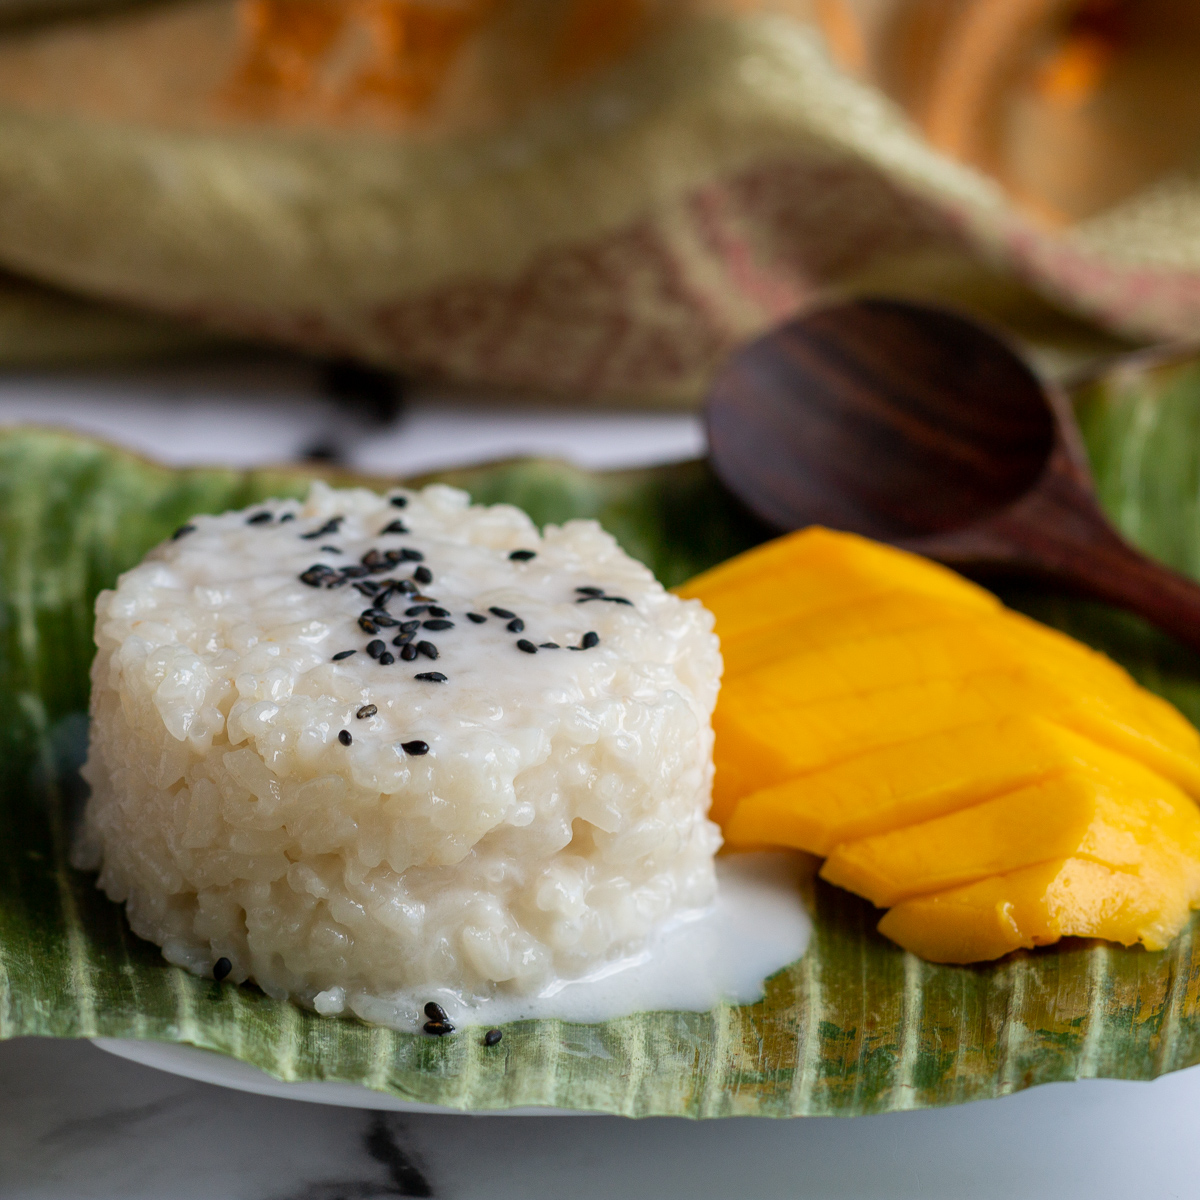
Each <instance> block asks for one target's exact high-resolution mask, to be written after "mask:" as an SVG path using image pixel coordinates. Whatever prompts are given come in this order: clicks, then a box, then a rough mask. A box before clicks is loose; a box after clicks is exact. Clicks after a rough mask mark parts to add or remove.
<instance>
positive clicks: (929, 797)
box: [725, 716, 1156, 855]
mask: <svg viewBox="0 0 1200 1200" xmlns="http://www.w3.org/2000/svg"><path fill="white" fill-rule="evenodd" d="M1114 757H1116V756H1115V755H1113V753H1112V752H1111V751H1108V750H1105V749H1104V748H1102V747H1101V746H1099V745H1097V743H1095V742H1093V741H1091V740H1090V739H1088V738H1084V737H1081V736H1080V735H1079V734H1076V733H1072V732H1071V731H1070V730H1068V729H1064V728H1062V727H1061V726H1059V725H1056V724H1054V723H1053V722H1051V721H1046V720H1043V719H1041V718H1039V717H1025V716H1018V717H1002V718H999V719H996V720H989V721H980V722H977V723H976V724H973V725H965V726H961V727H958V728H954V729H947V730H938V731H936V732H934V733H932V734H928V735H926V736H925V737H920V738H914V739H912V740H911V741H906V742H900V743H897V744H892V745H887V746H882V747H879V748H876V749H871V750H868V751H866V752H865V753H863V754H859V755H856V756H854V757H853V758H849V759H846V760H845V761H843V762H840V763H837V764H835V765H833V766H831V767H826V768H825V769H823V770H817V771H813V772H810V773H809V774H806V775H801V776H797V777H795V778H792V779H788V780H786V781H785V782H784V783H780V784H776V785H775V786H774V787H769V788H762V789H760V790H759V791H757V792H751V793H750V794H749V795H747V796H744V797H742V799H741V800H740V802H739V803H738V804H737V805H736V807H735V808H734V811H733V812H732V813H731V815H730V816H729V818H728V821H727V823H726V827H725V837H726V840H727V842H728V843H729V844H730V845H733V846H743V845H761V844H763V843H766V842H773V843H774V844H776V845H785V846H793V847H795V848H796V849H799V850H807V851H809V852H810V853H813V854H821V855H827V854H829V852H830V851H831V850H832V849H833V847H834V846H835V845H837V843H839V842H847V841H852V840H854V839H857V838H864V837H869V836H871V835H873V834H878V833H886V832H888V831H889V830H892V829H897V828H900V827H901V826H905V825H911V824H915V823H916V822H918V821H928V820H931V819H932V818H934V817H940V816H943V815H944V814H946V813H949V812H954V811H956V810H958V809H960V808H965V807H967V806H968V805H971V804H975V803H977V802H978V801H980V800H986V799H989V798H991V797H992V796H997V795H1000V794H1001V793H1003V792H1008V791H1013V790H1015V789H1017V788H1019V787H1023V786H1025V785H1026V784H1029V783H1033V782H1035V781H1036V780H1038V779H1040V778H1042V777H1043V776H1046V775H1048V774H1050V773H1051V772H1052V771H1056V770H1060V769H1062V768H1064V767H1069V766H1082V767H1093V768H1094V769H1096V770H1103V769H1104V766H1105V765H1106V764H1109V763H1111V761H1112V759H1113V758H1114ZM1123 761H1124V763H1125V764H1127V765H1128V764H1130V760H1129V759H1124V760H1123ZM1147 775H1149V776H1150V778H1152V779H1153V778H1156V777H1155V776H1153V775H1151V774H1150V773H1149V772H1147Z"/></svg>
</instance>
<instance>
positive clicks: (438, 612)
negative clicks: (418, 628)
mask: <svg viewBox="0 0 1200 1200" xmlns="http://www.w3.org/2000/svg"><path fill="white" fill-rule="evenodd" d="M429 615H430V616H431V617H448V616H449V615H450V610H449V609H448V608H439V607H438V606H437V605H436V604H431V605H430V606H429Z"/></svg>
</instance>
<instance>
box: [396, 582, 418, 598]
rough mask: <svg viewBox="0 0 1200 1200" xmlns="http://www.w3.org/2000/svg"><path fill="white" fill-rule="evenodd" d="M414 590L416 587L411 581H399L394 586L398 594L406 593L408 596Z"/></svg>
mask: <svg viewBox="0 0 1200 1200" xmlns="http://www.w3.org/2000/svg"><path fill="white" fill-rule="evenodd" d="M416 590H417V585H416V584H415V583H413V581H412V580H411V579H401V580H400V581H399V582H398V583H397V584H396V591H398V592H407V593H408V594H409V595H412V594H413V593H414V592H416Z"/></svg>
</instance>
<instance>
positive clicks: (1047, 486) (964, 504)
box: [708, 300, 1200, 649]
mask: <svg viewBox="0 0 1200 1200" xmlns="http://www.w3.org/2000/svg"><path fill="white" fill-rule="evenodd" d="M708 437H709V453H710V456H711V459H712V464H713V467H714V469H715V471H716V473H717V475H718V476H719V477H720V479H721V481H722V482H723V483H724V484H725V485H726V487H728V488H729V489H730V491H732V492H733V493H734V494H735V495H736V496H737V497H738V498H739V499H741V500H742V501H743V502H744V503H745V504H746V505H747V506H748V507H749V508H750V510H751V511H752V512H754V513H755V514H756V515H757V516H759V517H761V518H762V519H763V520H765V521H766V522H768V523H769V524H770V525H773V526H774V527H775V528H777V529H780V530H791V529H798V528H801V527H802V526H805V525H813V524H817V525H827V526H829V527H830V528H833V529H845V530H850V531H852V532H854V533H861V534H864V535H866V536H867V537H872V538H877V539H879V540H880V541H884V542H890V543H892V544H893V545H895V546H901V547H903V548H904V549H906V550H913V551H915V552H916V553H918V554H924V555H927V556H929V557H930V558H936V559H938V560H939V561H941V562H944V563H946V564H948V565H949V566H952V567H956V568H958V569H960V570H962V571H964V572H966V573H967V574H972V575H984V576H986V575H987V574H989V573H993V574H995V573H1005V574H1018V575H1024V576H1033V577H1040V578H1042V579H1045V580H1050V581H1053V582H1054V583H1057V584H1063V585H1066V586H1068V587H1070V588H1071V589H1073V590H1075V591H1079V592H1082V593H1084V594H1086V595H1088V596H1091V597H1094V598H1095V599H1098V600H1104V601H1107V602H1108V603H1110V604H1115V605H1119V606H1120V607H1122V608H1126V609H1129V610H1130V611H1131V612H1135V613H1137V614H1138V615H1139V616H1142V617H1145V618H1146V619H1147V620H1148V621H1151V622H1153V623H1154V624H1155V625H1157V626H1158V627H1159V628H1160V629H1163V630H1165V631H1166V632H1167V633H1170V634H1173V635H1174V636H1175V637H1177V638H1178V639H1179V640H1180V641H1182V642H1185V643H1187V644H1188V645H1190V646H1192V647H1195V648H1196V649H1200V587H1198V586H1197V585H1196V584H1195V583H1192V582H1191V581H1190V580H1188V579H1185V578H1184V577H1183V576H1182V575H1178V574H1176V573H1175V572H1174V571H1172V570H1170V569H1168V568H1167V567H1164V566H1162V565H1160V564H1159V563H1156V562H1154V561H1152V560H1151V559H1148V558H1147V557H1146V556H1145V555H1143V554H1141V553H1139V552H1138V551H1137V550H1134V549H1133V548H1132V547H1131V546H1130V545H1129V544H1128V543H1127V542H1125V541H1124V540H1123V539H1122V538H1121V537H1120V536H1119V535H1118V534H1117V533H1116V531H1115V530H1114V529H1113V527H1112V526H1111V525H1110V524H1109V522H1108V519H1107V518H1106V517H1105V516H1104V514H1103V513H1102V512H1101V510H1100V506H1099V504H1098V503H1097V501H1096V494H1095V488H1094V486H1093V484H1092V478H1091V473H1090V471H1089V469H1088V465H1087V457H1086V454H1085V452H1084V449H1083V441H1082V438H1081V437H1080V434H1079V429H1078V427H1077V426H1076V424H1075V418H1074V415H1073V414H1072V412H1071V407H1070V403H1069V402H1068V400H1067V398H1066V397H1065V396H1064V395H1063V394H1062V393H1061V392H1060V391H1058V390H1057V389H1056V388H1053V387H1048V386H1047V385H1045V384H1043V383H1042V382H1040V381H1039V380H1038V379H1037V377H1036V376H1035V375H1034V374H1033V372H1032V371H1031V370H1030V369H1029V368H1028V367H1027V366H1026V365H1025V363H1024V362H1023V361H1022V360H1021V359H1020V358H1019V357H1018V355H1017V354H1016V353H1015V352H1014V351H1013V350H1012V349H1011V348H1010V347H1009V346H1008V345H1006V344H1005V343H1004V342H1003V341H1002V340H1001V339H1000V338H999V337H997V336H996V335H995V334H993V333H991V332H989V331H988V330H986V329H983V328H981V327H980V326H979V325H977V324H975V323H973V322H972V321H969V320H966V319H965V318H963V317H960V316H955V315H954V314H952V313H949V312H944V311H942V310H939V309H934V308H929V307H926V306H923V305H919V304H910V303H905V302H901V301H894V300H856V301H853V302H851V303H846V304H839V305H836V306H834V307H831V308H825V309H822V310H820V311H817V312H813V313H811V314H809V315H808V316H805V317H801V318H799V319H798V320H795V321H792V322H790V323H788V324H787V325H784V326H782V327H781V328H779V329H777V330H775V331H774V332H773V333H770V334H767V335H766V336H765V337H763V338H760V339H759V340H758V341H756V342H753V343H751V344H750V345H748V346H746V347H744V348H743V349H742V350H741V351H739V352H738V353H737V354H735V355H734V356H733V358H732V359H730V361H729V362H728V363H727V364H726V366H725V367H724V369H723V370H722V371H721V373H720V375H719V376H718V377H717V380H716V382H715V383H714V385H713V388H712V391H711V392H710V394H709V399H708Z"/></svg>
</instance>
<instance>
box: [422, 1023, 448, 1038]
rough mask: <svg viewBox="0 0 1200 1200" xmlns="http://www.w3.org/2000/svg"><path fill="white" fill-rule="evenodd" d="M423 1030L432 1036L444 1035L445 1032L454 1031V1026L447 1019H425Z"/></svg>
mask: <svg viewBox="0 0 1200 1200" xmlns="http://www.w3.org/2000/svg"><path fill="white" fill-rule="evenodd" d="M425 1032H426V1033H431V1034H433V1036H434V1037H445V1036H446V1034H448V1033H453V1032H454V1026H453V1025H451V1024H450V1022H449V1021H426V1022H425Z"/></svg>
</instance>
